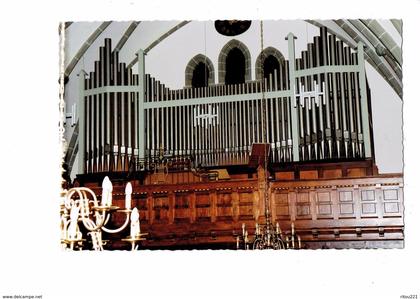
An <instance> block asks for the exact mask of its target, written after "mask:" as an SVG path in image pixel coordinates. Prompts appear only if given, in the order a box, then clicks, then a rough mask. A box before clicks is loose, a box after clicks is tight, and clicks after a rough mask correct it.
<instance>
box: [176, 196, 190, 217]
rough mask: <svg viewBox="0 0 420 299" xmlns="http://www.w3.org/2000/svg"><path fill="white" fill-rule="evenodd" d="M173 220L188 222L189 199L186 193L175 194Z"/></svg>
mask: <svg viewBox="0 0 420 299" xmlns="http://www.w3.org/2000/svg"><path fill="white" fill-rule="evenodd" d="M174 209H175V211H174V214H175V215H174V222H175V223H188V222H190V201H189V194H188V193H184V192H181V193H176V194H175V206H174Z"/></svg>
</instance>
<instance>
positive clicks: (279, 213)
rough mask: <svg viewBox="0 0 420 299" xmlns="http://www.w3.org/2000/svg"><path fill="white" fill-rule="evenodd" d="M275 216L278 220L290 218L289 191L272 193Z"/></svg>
mask: <svg viewBox="0 0 420 299" xmlns="http://www.w3.org/2000/svg"><path fill="white" fill-rule="evenodd" d="M273 195H274V205H275V214H276V218H277V219H279V220H289V219H290V207H289V196H288V195H289V192H279V193H274V194H273Z"/></svg>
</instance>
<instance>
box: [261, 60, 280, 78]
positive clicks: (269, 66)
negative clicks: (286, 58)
mask: <svg viewBox="0 0 420 299" xmlns="http://www.w3.org/2000/svg"><path fill="white" fill-rule="evenodd" d="M274 70H276V71H277V76H279V72H280V63H279V61H278V60H277V58H276V57H274V56H273V55H270V56H268V57H267V58H266V59H265V60H264V78H269V77H270V74H271V76H272V77H273V78H274Z"/></svg>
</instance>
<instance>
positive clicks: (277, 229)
mask: <svg viewBox="0 0 420 299" xmlns="http://www.w3.org/2000/svg"><path fill="white" fill-rule="evenodd" d="M279 231H280V227H279V223H278V222H276V233H277V234H278V233H279Z"/></svg>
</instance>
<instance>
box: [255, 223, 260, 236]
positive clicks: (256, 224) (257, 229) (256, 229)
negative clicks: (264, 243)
mask: <svg viewBox="0 0 420 299" xmlns="http://www.w3.org/2000/svg"><path fill="white" fill-rule="evenodd" d="M255 234H257V235H259V234H260V232H259V227H258V223H255Z"/></svg>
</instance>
